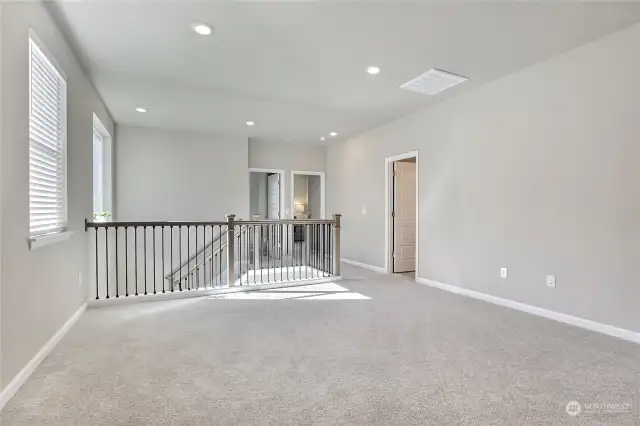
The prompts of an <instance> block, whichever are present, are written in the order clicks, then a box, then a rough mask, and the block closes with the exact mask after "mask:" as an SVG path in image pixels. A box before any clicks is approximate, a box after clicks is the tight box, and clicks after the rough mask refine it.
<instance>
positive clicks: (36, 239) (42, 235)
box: [27, 28, 71, 249]
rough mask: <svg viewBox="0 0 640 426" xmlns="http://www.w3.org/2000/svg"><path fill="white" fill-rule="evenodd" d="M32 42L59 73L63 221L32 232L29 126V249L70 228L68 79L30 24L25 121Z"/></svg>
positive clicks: (30, 92)
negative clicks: (43, 229) (60, 223)
mask: <svg viewBox="0 0 640 426" xmlns="http://www.w3.org/2000/svg"><path fill="white" fill-rule="evenodd" d="M32 45H35V47H36V48H38V49H39V50H40V52H42V54H43V56H44V57H45V58H46V60H47V61H48V62H49V64H50V65H51V67H52V68H53V70H54V71H55V73H56V74H57V75H58V77H59V79H60V84H61V87H62V90H61V92H62V96H61V99H60V122H61V126H62V129H61V132H60V143H61V152H62V164H61V173H62V194H61V195H62V196H61V199H62V217H63V222H62V226H61V227H60V228H57V229H54V230H51V231H44V232H34V233H32V232H31V187H30V185H31V158H32V157H31V130H30V128H29V130H28V141H29V157H28V161H29V162H28V174H29V196H28V202H29V207H28V214H29V224H28V232H27V233H28V235H29V237H28V242H29V246H30V248H31V249H34V248H38V247H42V246H45V245H48V244H51V243H55V242H59V241H66V240H68V239H69V237H70V236H71V232H69V201H68V184H69V180H68V119H67V115H68V111H67V108H68V82H67V75H66V74H65V73H64V71H63V69H62V67H61V66H60V64H59V63H58V62H57V61H56V59H55V56H54V55H53V54H52V53H51V51H50V50H49V49H48V48H47V47H46V44H45V43H43V42H42V40H41V39H40V38H39V37H38V36H37V34H36V33H35V32H34V31H33V29H32V28H29V37H28V48H27V53H28V55H29V61H28V63H29V88H28V98H29V118H28V120H29V121H28V123H29V126H30V125H31V120H32V118H33V112H32V111H33V67H34V65H33V58H32V54H33V51H32Z"/></svg>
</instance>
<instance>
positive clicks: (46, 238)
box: [27, 231, 73, 250]
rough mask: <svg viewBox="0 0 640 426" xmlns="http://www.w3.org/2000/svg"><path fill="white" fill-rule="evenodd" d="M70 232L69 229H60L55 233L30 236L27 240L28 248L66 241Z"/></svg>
mask: <svg viewBox="0 0 640 426" xmlns="http://www.w3.org/2000/svg"><path fill="white" fill-rule="evenodd" d="M72 234H73V232H71V231H62V232H57V233H55V234H49V235H41V236H38V237H31V238H29V239H28V240H27V241H28V242H29V250H35V249H39V248H42V247H46V246H49V245H51V244H56V243H62V242H64V241H68V240H69V238H71V235H72Z"/></svg>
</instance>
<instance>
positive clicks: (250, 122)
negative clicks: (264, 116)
mask: <svg viewBox="0 0 640 426" xmlns="http://www.w3.org/2000/svg"><path fill="white" fill-rule="evenodd" d="M254 124H256V123H254V122H253V121H247V126H253V125H254Z"/></svg>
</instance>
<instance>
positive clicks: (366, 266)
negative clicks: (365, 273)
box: [340, 257, 387, 274]
mask: <svg viewBox="0 0 640 426" xmlns="http://www.w3.org/2000/svg"><path fill="white" fill-rule="evenodd" d="M340 262H342V263H348V264H349V265H353V266H359V267H361V268H364V269H369V270H371V271H375V272H380V273H381V274H386V273H387V270H386V269H385V268H381V267H379V266H374V265H370V264H368V263H362V262H358V261H357V260H351V259H345V258H344V257H341V258H340Z"/></svg>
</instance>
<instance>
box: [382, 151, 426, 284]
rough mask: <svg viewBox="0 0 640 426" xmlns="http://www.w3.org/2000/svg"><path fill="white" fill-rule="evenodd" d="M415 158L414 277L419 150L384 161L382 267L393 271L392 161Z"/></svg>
mask: <svg viewBox="0 0 640 426" xmlns="http://www.w3.org/2000/svg"><path fill="white" fill-rule="evenodd" d="M414 157H415V159H416V278H418V277H419V276H420V257H419V247H420V215H419V212H420V198H419V195H420V190H419V188H420V156H419V151H418V150H415V151H408V152H404V153H402V154H397V155H393V156H391V157H387V158H386V159H385V163H384V177H385V179H384V181H385V185H384V211H385V215H384V229H385V232H384V269H385V270H386V271H387V273H389V274H392V273H393V238H392V237H391V236H392V235H393V220H392V218H391V213H392V212H393V163H394V162H396V161H399V160H406V159H407V158H414Z"/></svg>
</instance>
